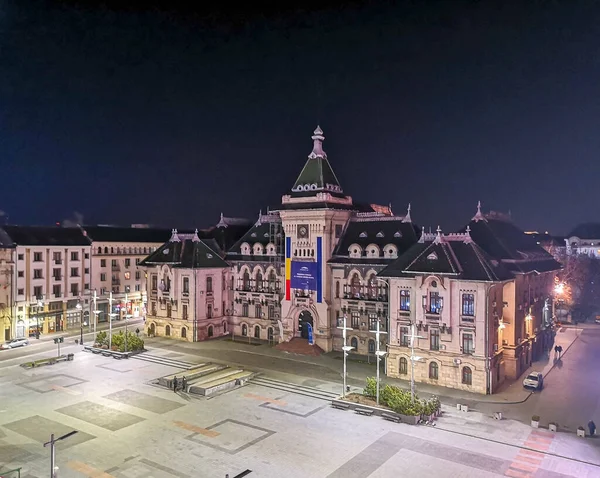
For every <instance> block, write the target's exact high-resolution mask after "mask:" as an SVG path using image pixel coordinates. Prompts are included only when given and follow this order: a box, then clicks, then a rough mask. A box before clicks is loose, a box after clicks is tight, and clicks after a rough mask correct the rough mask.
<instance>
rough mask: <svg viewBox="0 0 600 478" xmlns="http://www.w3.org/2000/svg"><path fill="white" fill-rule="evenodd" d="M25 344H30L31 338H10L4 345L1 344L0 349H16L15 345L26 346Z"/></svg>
mask: <svg viewBox="0 0 600 478" xmlns="http://www.w3.org/2000/svg"><path fill="white" fill-rule="evenodd" d="M25 345H29V340H27V339H13V340H9V341H8V342H4V343H3V344H2V345H0V349H2V350H7V349H14V348H15V347H24V346H25Z"/></svg>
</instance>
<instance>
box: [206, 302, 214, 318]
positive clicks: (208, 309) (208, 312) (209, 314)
mask: <svg viewBox="0 0 600 478" xmlns="http://www.w3.org/2000/svg"><path fill="white" fill-rule="evenodd" d="M212 316H213V306H212V305H211V304H208V305H207V306H206V318H207V319H212Z"/></svg>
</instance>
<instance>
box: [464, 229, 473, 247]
mask: <svg viewBox="0 0 600 478" xmlns="http://www.w3.org/2000/svg"><path fill="white" fill-rule="evenodd" d="M472 242H473V238H472V237H471V226H469V225H468V224H467V228H466V229H465V240H464V243H465V244H471V243H472Z"/></svg>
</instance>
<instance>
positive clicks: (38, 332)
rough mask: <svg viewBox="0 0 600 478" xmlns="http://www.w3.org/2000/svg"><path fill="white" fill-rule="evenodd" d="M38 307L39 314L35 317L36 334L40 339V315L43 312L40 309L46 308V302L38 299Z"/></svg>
mask: <svg viewBox="0 0 600 478" xmlns="http://www.w3.org/2000/svg"><path fill="white" fill-rule="evenodd" d="M37 306H38V311H37V314H36V315H35V320H36V323H37V331H36V333H35V338H36V339H39V338H40V314H41V313H42V312H43V311H42V312H40V309H41V308H42V307H44V301H43V300H42V299H40V298H39V297H37Z"/></svg>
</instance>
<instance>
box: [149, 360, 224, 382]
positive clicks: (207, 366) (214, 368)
mask: <svg viewBox="0 0 600 478" xmlns="http://www.w3.org/2000/svg"><path fill="white" fill-rule="evenodd" d="M225 368H227V366H226V365H219V364H215V363H201V364H198V365H196V366H195V367H193V368H190V369H188V370H186V371H184V372H180V373H174V374H171V375H166V376H164V377H161V378H159V379H158V384H159V385H162V386H163V387H167V388H173V379H174V378H175V377H177V379H179V380H181V379H182V378H183V377H185V379H186V380H187V382H188V383H191V382H193V381H194V380H196V379H199V378H200V377H204V376H205V375H210V374H212V373H215V372H219V371H221V370H223V369H225Z"/></svg>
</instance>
